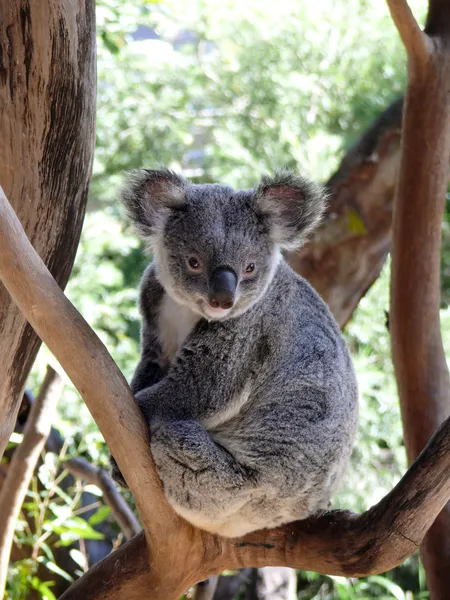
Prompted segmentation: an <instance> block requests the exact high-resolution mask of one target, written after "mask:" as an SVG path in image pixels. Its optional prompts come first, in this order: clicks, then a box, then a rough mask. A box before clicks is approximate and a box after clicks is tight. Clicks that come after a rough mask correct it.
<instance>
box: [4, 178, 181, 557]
mask: <svg viewBox="0 0 450 600" xmlns="http://www.w3.org/2000/svg"><path fill="white" fill-rule="evenodd" d="M0 279H1V280H2V281H3V283H4V285H5V287H6V288H7V290H8V291H9V293H10V294H11V296H12V298H13V299H14V301H15V302H16V304H17V305H18V306H19V308H20V309H21V311H22V312H23V314H24V315H25V316H26V318H27V319H28V321H29V322H30V324H31V325H32V326H33V328H34V329H35V331H36V332H37V334H38V335H39V337H40V338H41V339H42V340H43V341H44V342H45V343H46V344H47V346H48V347H49V348H50V350H51V351H52V352H53V353H54V355H55V356H56V357H57V358H58V360H59V362H60V363H61V365H62V367H63V368H64V370H65V371H66V373H67V374H68V376H69V377H70V379H71V380H72V382H73V383H74V385H75V387H76V388H77V389H78V391H79V392H80V394H81V396H82V397H83V398H84V400H85V402H86V404H87V406H88V408H89V410H90V411H91V413H92V416H93V417H94V419H95V421H96V423H97V425H98V426H99V428H100V430H101V432H102V433H103V435H104V436H105V439H106V442H107V444H108V446H109V447H110V448H111V451H112V453H113V454H114V456H116V457H117V462H118V464H119V467H120V469H121V471H122V473H123V475H124V477H125V479H126V481H127V483H128V485H129V487H130V489H131V490H132V491H133V494H134V498H135V500H136V504H137V506H138V509H139V512H140V516H141V520H142V522H143V524H144V527H145V530H146V531H147V532H148V533H151V534H152V535H154V536H155V538H157V539H159V540H162V543H163V545H164V540H165V539H167V534H168V532H169V531H170V528H171V527H176V526H177V523H178V520H179V519H178V517H177V516H176V515H175V513H174V512H173V511H172V509H171V507H170V506H169V504H168V503H167V501H166V499H165V496H164V494H163V492H162V489H161V484H160V481H159V478H158V477H157V475H156V471H155V469H154V467H153V460H152V457H151V453H150V445H149V441H148V431H147V427H146V426H145V423H144V419H143V417H142V415H141V412H140V410H139V408H138V406H137V404H136V403H135V402H134V398H133V396H132V394H131V391H130V389H129V387H128V385H127V383H126V381H125V379H124V377H123V375H122V374H121V373H120V371H119V370H118V368H117V366H116V365H115V363H114V361H113V360H112V359H111V357H110V355H109V354H108V352H107V351H106V349H105V347H104V345H103V344H102V343H101V341H100V340H99V339H98V337H97V336H96V335H95V333H94V332H93V331H92V329H91V328H90V327H89V325H88V324H87V323H86V321H85V320H84V319H83V318H82V317H81V315H80V314H79V313H78V311H77V310H76V309H75V308H74V307H73V306H72V304H71V303H70V302H69V301H68V300H67V298H66V297H65V296H64V294H63V292H62V291H61V289H60V288H59V287H58V285H57V284H56V282H55V281H54V279H53V278H52V276H51V275H50V273H49V272H48V270H47V269H46V267H45V265H44V264H43V262H42V261H41V259H40V258H39V256H38V255H37V254H36V252H35V251H34V250H33V248H32V246H31V244H30V242H29V241H28V239H27V237H26V235H25V233H24V231H23V229H22V227H21V225H20V223H19V221H18V219H17V217H16V215H15V214H14V211H13V210H12V208H11V206H10V205H9V203H8V201H7V199H6V196H5V195H4V193H3V190H1V188H0ZM61 328H63V329H64V333H62V329H61ZM142 474H145V477H142ZM150 498H151V499H152V500H151V502H150V501H149V499H150ZM161 552H162V549H161Z"/></svg>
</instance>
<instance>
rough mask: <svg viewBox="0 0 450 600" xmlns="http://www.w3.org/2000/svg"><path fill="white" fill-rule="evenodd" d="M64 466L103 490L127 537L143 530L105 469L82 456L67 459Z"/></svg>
mask: <svg viewBox="0 0 450 600" xmlns="http://www.w3.org/2000/svg"><path fill="white" fill-rule="evenodd" d="M63 467H64V468H65V469H67V470H68V471H69V473H71V474H72V475H73V476H74V477H78V478H79V479H84V481H87V482H88V483H90V484H92V485H96V486H97V487H98V488H100V490H101V491H102V492H103V499H104V501H105V503H106V504H108V505H109V506H110V508H111V510H112V512H113V515H114V517H115V519H116V521H117V522H118V523H119V525H120V527H121V529H122V531H123V533H124V535H125V537H126V538H127V539H131V538H132V537H133V536H134V535H137V534H138V533H139V532H140V531H141V526H140V525H139V521H138V520H137V519H136V517H135V516H134V514H133V511H132V510H131V508H130V507H129V506H128V504H127V503H126V502H125V500H124V499H123V497H122V496H121V495H120V492H119V490H118V489H117V488H116V486H115V484H114V481H113V480H112V479H111V477H110V475H109V473H108V472H107V471H105V469H102V468H101V467H95V466H94V465H91V463H90V462H88V461H87V460H86V459H84V458H82V457H80V456H77V457H75V458H70V459H69V460H66V461H65V462H64V463H63Z"/></svg>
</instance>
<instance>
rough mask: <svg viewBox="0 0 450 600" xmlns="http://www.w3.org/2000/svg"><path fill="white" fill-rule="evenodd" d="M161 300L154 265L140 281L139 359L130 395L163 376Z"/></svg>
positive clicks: (164, 370) (159, 285)
mask: <svg viewBox="0 0 450 600" xmlns="http://www.w3.org/2000/svg"><path fill="white" fill-rule="evenodd" d="M163 296H164V289H163V288H162V286H161V284H160V283H159V281H158V279H157V277H156V273H155V267H154V265H150V266H149V267H148V268H147V270H146V272H145V274H144V277H143V279H142V283H141V290H140V300H139V305H140V311H141V315H142V332H141V356H140V359H139V363H138V365H137V367H136V370H135V372H134V375H133V378H132V380H131V384H130V387H131V391H132V392H133V394H137V393H138V392H139V391H140V390H142V389H145V388H148V387H150V386H152V385H154V384H155V383H158V381H160V380H161V379H162V378H163V377H164V376H165V374H166V372H167V369H166V368H165V367H164V364H163V361H162V356H161V344H160V342H159V339H158V323H157V319H158V312H159V305H160V304H161V302H162V299H163Z"/></svg>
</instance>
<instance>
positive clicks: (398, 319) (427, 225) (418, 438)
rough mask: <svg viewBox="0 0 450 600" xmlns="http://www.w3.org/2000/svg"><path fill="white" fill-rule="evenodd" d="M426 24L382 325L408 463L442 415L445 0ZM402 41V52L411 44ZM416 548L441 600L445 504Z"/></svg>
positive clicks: (444, 593)
mask: <svg viewBox="0 0 450 600" xmlns="http://www.w3.org/2000/svg"><path fill="white" fill-rule="evenodd" d="M389 4H391V2H389ZM427 30H428V31H433V33H434V37H433V51H432V52H430V60H428V61H427V62H422V63H421V65H420V77H417V76H415V75H416V74H414V76H411V73H410V76H409V78H408V79H409V80H408V86H407V91H406V96H405V108H404V116H403V127H402V158H401V164H400V173H399V179H398V185H397V190H396V196H395V202H394V214H393V246H392V270H391V309H390V318H389V328H390V332H391V338H392V357H393V362H394V367H395V373H396V378H397V384H398V390H399V395H400V404H401V409H402V419H403V426H404V433H405V445H406V451H407V455H408V460H409V461H410V462H411V461H412V460H414V458H415V457H416V456H417V455H418V454H419V452H420V451H421V449H422V448H423V447H424V445H425V444H426V442H427V440H428V439H429V437H430V436H431V435H432V433H433V432H434V431H435V430H436V429H437V428H438V427H439V425H440V424H441V423H442V422H443V421H444V420H445V419H446V418H447V417H448V415H449V414H450V380H449V374H448V368H447V362H446V359H445V355H444V350H443V347H442V338H441V331H440V321H439V307H440V264H441V224H442V218H443V214H444V209H445V196H446V189H447V183H448V179H449V168H448V159H449V156H450V110H449V107H448V98H449V95H450V4H449V3H448V2H441V0H432V1H431V2H430V11H429V16H428V21H427ZM424 35H426V34H424ZM404 41H405V40H404ZM405 45H406V50H407V52H408V55H409V56H410V55H411V53H412V52H413V49H411V48H410V47H408V45H407V44H406V41H405ZM421 552H422V558H423V561H424V566H425V570H426V572H427V577H428V585H429V588H430V592H431V597H432V598H433V600H445V599H446V598H448V590H449V589H450V571H449V569H448V565H449V563H450V506H449V505H447V507H446V508H445V509H444V510H443V511H442V513H441V514H440V515H439V517H438V518H437V520H436V523H435V525H434V526H433V527H432V528H431V530H430V532H429V534H428V535H427V536H426V538H425V541H424V545H423V547H422V549H421Z"/></svg>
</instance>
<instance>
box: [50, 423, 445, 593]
mask: <svg viewBox="0 0 450 600" xmlns="http://www.w3.org/2000/svg"><path fill="white" fill-rule="evenodd" d="M449 497H450V418H449V419H448V420H447V421H446V422H445V423H444V424H443V425H442V426H441V428H440V429H439V431H438V432H437V433H436V434H435V435H434V437H433V438H432V440H430V442H429V444H428V445H427V447H426V448H425V450H424V451H423V452H422V454H421V455H420V457H419V458H418V459H417V460H416V462H415V463H414V464H413V465H412V466H411V467H410V469H409V470H408V471H407V473H406V474H405V475H404V477H403V478H402V479H401V481H400V482H399V483H398V484H397V486H396V487H395V488H394V489H393V490H392V491H391V492H390V493H389V494H388V495H387V496H386V497H385V498H383V499H382V500H381V502H379V503H378V504H377V505H375V506H373V507H372V508H371V509H369V510H368V511H366V512H365V513H363V514H361V515H355V514H353V513H348V512H346V511H332V512H329V513H326V514H324V515H323V516H321V517H319V518H310V519H306V520H304V521H296V522H295V523H291V524H289V525H286V526H285V527H282V528H279V529H274V530H265V531H259V532H255V533H252V534H249V535H247V536H245V537H243V538H236V539H225V538H219V537H217V536H213V535H211V534H208V533H205V532H203V531H200V530H198V529H193V528H190V527H189V526H188V529H189V530H186V528H185V527H183V528H182V531H180V536H177V538H175V539H173V540H172V542H173V545H174V554H175V555H176V556H178V555H179V554H182V558H181V562H180V561H179V560H177V563H176V564H177V565H182V568H181V570H180V571H178V572H176V571H175V570H171V573H175V572H176V573H177V575H176V576H177V577H178V578H179V579H178V581H176V582H172V583H175V587H174V588H170V586H169V585H168V587H167V588H166V595H164V594H162V595H158V591H155V589H154V585H155V584H154V579H153V577H152V575H153V574H152V571H151V569H150V566H149V565H148V563H147V562H146V561H145V560H143V559H142V556H143V553H144V550H145V542H144V538H143V535H142V534H139V535H138V536H136V537H134V538H133V539H132V540H131V541H130V542H127V543H126V544H124V546H122V547H121V548H119V549H118V550H116V552H115V553H113V554H111V555H110V556H108V557H106V558H105V559H104V560H103V561H101V562H100V563H98V564H97V565H95V566H94V567H93V568H92V569H90V570H89V571H88V572H87V573H86V574H85V575H84V576H83V577H82V578H81V579H79V580H78V581H76V582H75V583H74V584H73V585H72V586H71V588H70V589H69V590H68V591H67V592H66V593H65V594H64V595H63V596H62V597H61V600H78V599H79V598H83V599H84V600H94V599H95V600H107V599H108V600H118V599H124V598H126V600H134V599H136V600H138V599H139V598H141V597H142V596H140V595H139V594H142V590H143V589H145V590H153V593H152V595H151V596H150V597H151V600H155V599H158V600H160V599H161V600H175V599H176V598H177V597H179V596H180V595H181V594H182V593H183V592H184V591H185V590H186V589H188V588H189V587H190V586H191V585H192V583H193V582H195V581H196V580H200V579H202V578H205V577H207V576H211V575H213V574H216V573H221V572H222V571H223V570H225V569H232V568H236V569H242V568H245V567H263V566H267V565H279V566H287V567H292V568H296V569H305V570H311V571H317V572H319V573H323V574H329V575H341V576H345V577H364V576H367V575H371V574H374V573H383V572H385V571H388V570H389V569H393V568H394V567H396V566H397V565H399V564H400V563H402V562H403V561H404V560H405V559H406V558H407V557H408V556H409V555H410V554H412V553H413V552H414V551H415V550H417V547H418V546H419V544H420V543H421V541H422V539H423V537H424V535H425V533H426V531H427V529H428V528H429V527H430V525H431V524H432V523H433V521H434V519H435V518H436V516H437V515H438V513H439V511H440V510H441V509H442V507H443V506H444V505H445V503H446V501H447V499H448V498H449ZM185 545H190V546H189V550H188V555H185V554H184V552H180V551H181V550H183V549H184V548H185ZM187 556H188V558H187ZM175 560H176V559H175ZM186 560H187V562H183V561H186ZM118 568H119V569H120V572H118V571H117V569H118ZM166 569H167V566H166ZM111 570H113V571H114V574H115V575H114V578H112V579H110V578H109V575H108V574H109V573H110V572H111ZM119 580H120V582H121V588H120V590H119V589H118V581H119ZM177 584H178V585H177ZM177 594H178V596H177Z"/></svg>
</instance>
